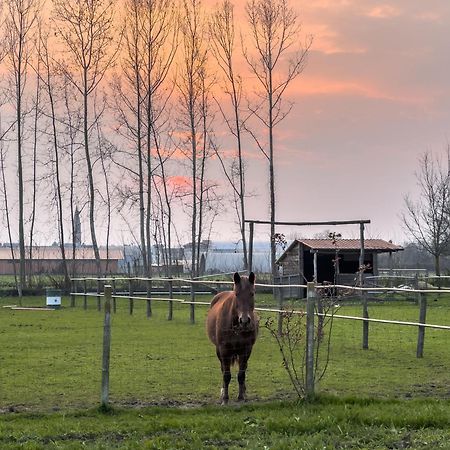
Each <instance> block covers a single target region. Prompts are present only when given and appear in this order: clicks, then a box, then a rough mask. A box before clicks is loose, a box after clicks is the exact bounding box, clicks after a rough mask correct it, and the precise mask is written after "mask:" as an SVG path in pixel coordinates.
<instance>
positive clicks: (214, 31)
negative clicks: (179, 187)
mask: <svg viewBox="0 0 450 450" xmlns="http://www.w3.org/2000/svg"><path fill="white" fill-rule="evenodd" d="M210 33H211V36H212V47H213V49H214V52H213V55H214V57H215V59H216V61H217V63H218V65H219V67H220V69H221V71H222V73H223V76H224V79H225V86H224V92H225V94H226V95H227V97H228V98H229V101H230V103H231V107H232V113H231V117H230V116H229V115H227V113H226V112H225V109H224V108H223V107H222V106H221V101H222V99H221V98H220V97H219V98H218V99H217V105H218V107H219V109H220V111H221V113H222V117H223V118H224V120H225V123H226V125H227V127H228V130H229V131H230V133H231V134H232V135H233V136H234V138H235V140H236V146H237V155H236V157H235V158H234V160H233V161H232V164H231V167H230V168H227V167H225V164H224V161H223V158H222V156H221V155H220V153H219V152H217V156H218V158H219V159H220V162H221V164H222V168H223V170H224V173H225V176H226V177H227V179H228V181H229V184H230V186H231V188H232V191H233V198H234V203H235V208H236V213H237V218H238V222H239V230H240V233H241V240H242V249H243V253H244V269H247V267H248V261H247V238H246V234H245V197H246V191H245V161H244V157H243V148H242V147H243V143H242V135H243V132H244V124H243V119H242V107H241V104H242V100H243V86H242V77H241V76H240V75H239V74H238V73H237V71H236V61H235V46H236V44H235V39H236V33H235V25H234V6H233V4H232V3H231V2H230V0H223V2H222V3H221V4H220V5H219V6H218V8H217V10H216V11H215V13H214V14H213V16H212V19H211V23H210Z"/></svg>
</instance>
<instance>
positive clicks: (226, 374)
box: [217, 352, 231, 405]
mask: <svg viewBox="0 0 450 450" xmlns="http://www.w3.org/2000/svg"><path fill="white" fill-rule="evenodd" d="M217 353H218V356H219V359H220V364H221V367H222V378H223V384H222V390H221V395H220V401H221V403H222V405H226V404H227V403H228V400H229V398H230V397H229V395H228V386H229V385H230V381H231V358H228V357H225V356H223V355H219V352H217Z"/></svg>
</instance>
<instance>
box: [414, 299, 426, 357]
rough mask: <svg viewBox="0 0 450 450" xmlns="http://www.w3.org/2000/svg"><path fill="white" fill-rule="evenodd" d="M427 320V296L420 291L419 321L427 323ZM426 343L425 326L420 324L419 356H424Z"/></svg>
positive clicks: (418, 337)
mask: <svg viewBox="0 0 450 450" xmlns="http://www.w3.org/2000/svg"><path fill="white" fill-rule="evenodd" d="M426 320H427V296H426V294H425V293H422V292H419V323H423V324H425V323H426ZM424 343H425V327H424V326H420V325H419V332H418V336H417V353H416V355H417V358H423V346H424Z"/></svg>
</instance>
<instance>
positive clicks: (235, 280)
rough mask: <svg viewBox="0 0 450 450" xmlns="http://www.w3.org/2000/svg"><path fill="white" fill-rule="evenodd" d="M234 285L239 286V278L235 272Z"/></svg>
mask: <svg viewBox="0 0 450 450" xmlns="http://www.w3.org/2000/svg"><path fill="white" fill-rule="evenodd" d="M233 280H234V284H239V283H240V282H241V276H240V275H239V274H238V273H237V272H236V273H235V274H234V277H233Z"/></svg>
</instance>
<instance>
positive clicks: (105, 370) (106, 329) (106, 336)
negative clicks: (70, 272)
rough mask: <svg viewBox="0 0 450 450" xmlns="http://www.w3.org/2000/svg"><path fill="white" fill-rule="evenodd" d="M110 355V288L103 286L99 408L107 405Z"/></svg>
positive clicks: (105, 407) (104, 407)
mask: <svg viewBox="0 0 450 450" xmlns="http://www.w3.org/2000/svg"><path fill="white" fill-rule="evenodd" d="M110 353H111V286H109V285H107V286H105V319H104V322H103V357H102V394H101V406H102V408H103V409H107V408H108V403H109V361H110Z"/></svg>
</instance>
